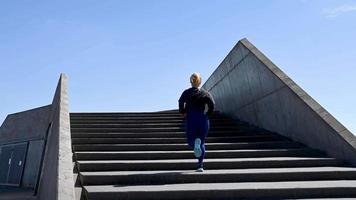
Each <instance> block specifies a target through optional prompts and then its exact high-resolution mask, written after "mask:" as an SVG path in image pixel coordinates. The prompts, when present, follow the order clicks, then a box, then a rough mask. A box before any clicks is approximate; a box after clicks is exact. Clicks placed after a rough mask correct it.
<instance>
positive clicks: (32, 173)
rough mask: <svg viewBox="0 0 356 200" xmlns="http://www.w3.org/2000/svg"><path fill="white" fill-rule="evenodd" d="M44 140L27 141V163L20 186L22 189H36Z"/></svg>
mask: <svg viewBox="0 0 356 200" xmlns="http://www.w3.org/2000/svg"><path fill="white" fill-rule="evenodd" d="M43 146H44V140H32V141H29V145H28V150H27V158H26V160H27V162H26V165H25V170H24V174H23V177H22V186H23V187H24V188H36V184H37V179H38V174H39V172H40V166H41V162H42V153H43Z"/></svg>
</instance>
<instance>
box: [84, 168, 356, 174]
mask: <svg viewBox="0 0 356 200" xmlns="http://www.w3.org/2000/svg"><path fill="white" fill-rule="evenodd" d="M303 172H356V168H353V167H290V168H256V169H254V168H249V169H215V170H205V171H204V173H200V172H195V171H194V170H150V171H96V172H80V174H81V175H83V176H119V175H121V176H127V175H168V174H171V175H174V174H176V175H191V174H194V175H200V176H204V175H209V174H220V175H231V174H256V173H259V174H268V173H303Z"/></svg>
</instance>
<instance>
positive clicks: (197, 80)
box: [190, 72, 201, 88]
mask: <svg viewBox="0 0 356 200" xmlns="http://www.w3.org/2000/svg"><path fill="white" fill-rule="evenodd" d="M190 83H191V84H192V86H193V87H195V88H198V87H199V86H200V84H201V77H200V74H199V73H196V72H195V73H193V74H192V75H191V76H190Z"/></svg>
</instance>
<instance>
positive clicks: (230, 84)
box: [203, 39, 356, 165]
mask: <svg viewBox="0 0 356 200" xmlns="http://www.w3.org/2000/svg"><path fill="white" fill-rule="evenodd" d="M203 88H205V89H206V90H208V91H210V93H211V94H212V95H213V96H214V98H215V100H216V104H217V107H218V109H219V110H220V111H221V112H222V113H223V114H226V115H228V116H230V117H232V118H236V119H240V120H243V121H247V122H249V123H250V124H253V125H256V126H259V127H261V128H265V129H267V130H270V131H274V132H277V133H279V134H281V135H285V136H287V137H289V138H291V139H293V140H296V141H299V142H302V143H304V144H306V145H307V146H310V147H312V148H316V149H320V150H322V151H325V152H327V153H328V154H329V155H331V156H333V157H336V158H339V159H342V160H344V161H347V162H349V163H352V164H354V165H356V138H355V136H354V135H352V133H351V132H350V131H348V130H347V129H346V128H345V127H344V126H343V125H342V124H341V123H340V122H338V121H337V120H336V119H335V118H334V117H333V116H332V115H331V114H330V113H329V112H327V111H326V110H325V109H324V108H323V107H322V106H321V105H320V104H318V103H317V102H316V101H315V100H314V99H313V98H312V97H310V96H309V95H308V94H307V93H306V92H305V91H304V90H303V89H301V88H300V87H299V86H298V85H297V84H296V83H295V82H294V81H293V80H291V79H290V78H289V77H288V76H287V75H286V74H285V73H284V72H282V70H280V69H279V68H278V67H277V66H276V65H275V64H273V63H272V61H270V60H269V59H268V58H267V57H266V56H265V55H264V54H263V53H262V52H260V51H259V50H258V49H257V48H256V47H255V46H254V45H253V44H251V43H250V42H249V41H248V40H247V39H242V40H240V41H239V42H238V43H237V44H236V45H235V47H234V48H233V49H232V50H231V51H230V53H229V54H228V55H227V56H226V58H225V59H224V60H223V61H222V63H221V64H220V65H219V67H218V68H217V69H216V70H215V71H214V73H213V74H212V75H211V76H210V77H209V79H208V80H207V81H206V83H205V84H204V85H203Z"/></svg>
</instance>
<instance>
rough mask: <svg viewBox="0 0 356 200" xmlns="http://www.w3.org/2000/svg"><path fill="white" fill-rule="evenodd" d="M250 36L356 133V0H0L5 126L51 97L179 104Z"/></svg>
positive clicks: (83, 102)
mask: <svg viewBox="0 0 356 200" xmlns="http://www.w3.org/2000/svg"><path fill="white" fill-rule="evenodd" d="M244 37H246V38H248V39H249V40H250V41H251V42H252V43H253V44H254V45H256V46H257V47H258V48H259V49H260V50H261V51H262V52H263V53H265V54H266V55H267V56H268V57H269V58H270V59H271V60H272V61H273V62H274V63H275V64H277V66H279V67H280V68H281V69H282V70H283V71H284V72H286V73H287V74H288V75H289V76H290V77H291V78H292V79H293V80H294V81H295V82H297V83H298V84H299V85H300V86H301V87H302V88H303V89H305V90H306V91H307V92H308V93H309V94H310V95H311V96H312V97H313V98H315V99H316V100H317V101H318V102H319V103H320V104H321V105H322V106H324V107H325V108H326V109H327V110H328V111H329V112H331V113H332V114H333V115H334V116H335V117H336V118H337V119H338V120H339V121H341V122H342V123H343V124H344V125H345V126H346V127H348V128H349V129H350V130H351V131H352V132H354V133H356V107H355V99H356V90H355V89H356V87H355V86H356V79H355V76H356V1H352V0H349V1H344V0H334V1H330V0H314V1H313V0H294V1H293V0H290V1H285V0H266V1H261V0H248V1H247V0H246V1H242V0H241V1H238V0H231V1H229V0H194V1H192V0H176V1H173V0H162V1H156V0H150V1H149V0H140V1H139V0H136V1H135V0H127V1H120V0H75V1H73V0H53V1H45V0H36V1H33V0H1V1H0V89H1V98H0V122H2V121H3V120H4V119H5V117H6V115H7V114H9V113H14V112H18V111H23V110H27V109H30V108H34V107H38V106H42V105H47V104H49V103H51V100H52V97H53V93H54V90H55V87H56V84H57V81H58V78H59V74H60V73H61V72H64V73H66V74H67V75H68V77H69V95H70V110H71V111H157V110H164V109H173V108H176V105H177V99H178V97H179V96H180V94H181V92H182V90H183V89H185V88H187V87H189V81H188V78H189V75H190V74H191V73H192V72H195V71H197V72H200V73H201V74H202V76H203V79H205V80H206V79H207V78H208V77H209V76H210V75H211V73H212V72H213V70H214V69H215V68H216V67H217V66H218V65H219V63H220V62H221V61H222V59H223V58H224V57H225V56H226V55H227V53H228V52H229V51H230V50H231V48H232V47H233V46H234V45H235V43H236V42H237V41H238V40H239V39H241V38H244Z"/></svg>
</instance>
